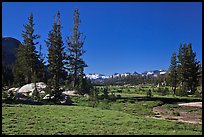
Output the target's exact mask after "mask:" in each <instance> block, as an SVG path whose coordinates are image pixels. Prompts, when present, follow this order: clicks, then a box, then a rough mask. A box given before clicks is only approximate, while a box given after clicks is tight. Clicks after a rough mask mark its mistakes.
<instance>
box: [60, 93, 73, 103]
mask: <svg viewBox="0 0 204 137" xmlns="http://www.w3.org/2000/svg"><path fill="white" fill-rule="evenodd" d="M60 103H61V104H66V105H71V104H72V103H73V102H72V100H71V98H70V97H69V96H66V95H65V96H63V98H62V99H60Z"/></svg>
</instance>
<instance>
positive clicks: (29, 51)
mask: <svg viewBox="0 0 204 137" xmlns="http://www.w3.org/2000/svg"><path fill="white" fill-rule="evenodd" d="M23 26H24V29H25V30H23V33H22V37H23V43H22V46H19V49H18V52H17V61H16V64H15V74H14V76H15V78H14V79H15V83H19V82H20V83H19V84H18V85H22V84H25V83H30V82H32V77H33V74H34V73H37V72H38V65H39V64H38V57H37V54H38V52H37V51H36V45H37V44H38V43H39V42H34V41H35V40H36V39H38V38H40V36H39V35H35V34H34V23H33V14H32V13H31V15H30V17H29V18H28V24H26V25H23Z"/></svg>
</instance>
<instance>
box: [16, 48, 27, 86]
mask: <svg viewBox="0 0 204 137" xmlns="http://www.w3.org/2000/svg"><path fill="white" fill-rule="evenodd" d="M25 57H26V52H25V47H24V46H23V45H19V47H18V50H17V55H16V62H15V66H14V85H16V86H19V87H20V86H23V85H25V84H26V81H25V76H24V72H25V69H26V67H24V66H26V60H25Z"/></svg>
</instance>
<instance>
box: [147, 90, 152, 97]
mask: <svg viewBox="0 0 204 137" xmlns="http://www.w3.org/2000/svg"><path fill="white" fill-rule="evenodd" d="M151 97H152V91H151V89H149V90H147V98H151Z"/></svg>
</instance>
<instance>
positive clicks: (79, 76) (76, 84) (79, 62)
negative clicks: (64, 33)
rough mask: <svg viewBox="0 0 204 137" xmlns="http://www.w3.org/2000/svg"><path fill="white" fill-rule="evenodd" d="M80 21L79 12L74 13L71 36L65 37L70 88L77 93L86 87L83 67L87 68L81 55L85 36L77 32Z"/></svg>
mask: <svg viewBox="0 0 204 137" xmlns="http://www.w3.org/2000/svg"><path fill="white" fill-rule="evenodd" d="M79 25H80V19H79V11H78V9H75V11H74V27H73V31H72V34H71V36H69V37H67V50H68V55H67V60H68V62H67V63H68V65H67V69H68V72H69V81H71V82H72V83H73V84H72V87H73V88H74V89H77V90H78V91H79V92H83V91H82V90H83V87H84V86H85V85H86V80H85V78H84V76H85V74H84V67H87V65H86V63H85V61H84V60H83V58H82V55H83V54H84V53H85V50H83V44H84V40H85V36H83V35H82V33H81V32H80V31H79Z"/></svg>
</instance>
